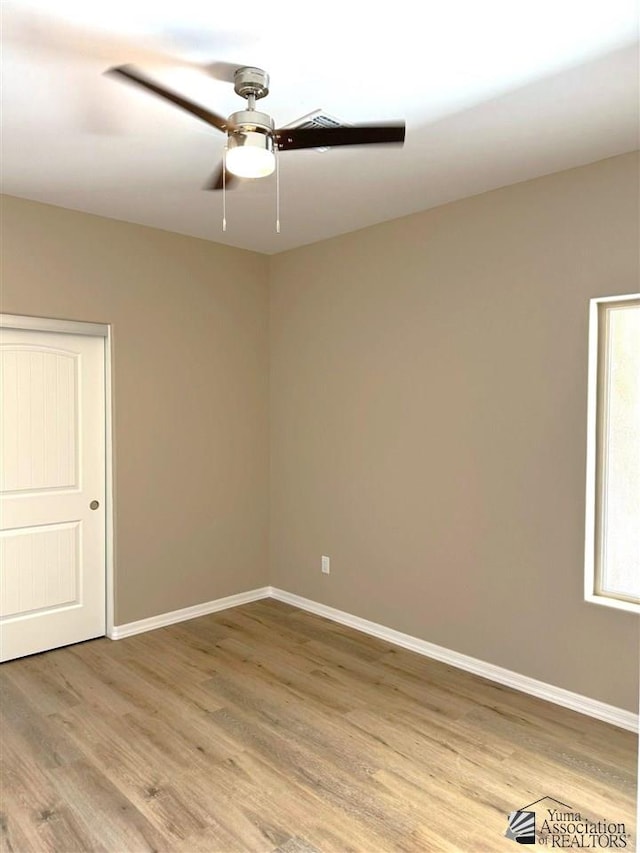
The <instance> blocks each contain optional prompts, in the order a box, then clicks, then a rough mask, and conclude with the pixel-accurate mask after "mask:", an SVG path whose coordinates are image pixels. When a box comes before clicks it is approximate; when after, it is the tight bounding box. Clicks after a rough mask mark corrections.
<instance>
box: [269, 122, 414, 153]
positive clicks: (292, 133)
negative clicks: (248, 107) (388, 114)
mask: <svg viewBox="0 0 640 853" xmlns="http://www.w3.org/2000/svg"><path fill="white" fill-rule="evenodd" d="M404 134H405V126H404V122H402V123H399V124H361V125H356V126H355V127H289V128H287V127H283V128H281V129H280V130H276V133H275V137H276V143H277V145H278V148H279V150H280V151H291V150H292V149H294V148H325V147H330V146H333V145H379V144H389V143H396V144H402V143H403V142H404Z"/></svg>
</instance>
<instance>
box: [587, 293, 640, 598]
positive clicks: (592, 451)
mask: <svg viewBox="0 0 640 853" xmlns="http://www.w3.org/2000/svg"><path fill="white" fill-rule="evenodd" d="M638 299H640V293H627V294H624V295H622V296H603V297H598V298H596V299H591V300H590V301H589V380H588V383H589V384H588V403H587V405H588V411H587V487H586V519H585V549H584V554H585V560H584V563H585V572H584V596H585V599H586V600H587V601H590V602H592V603H594V604H601V605H604V606H606V607H614V608H617V609H618V610H627V611H630V612H631V613H638V614H640V602H635V601H629V600H628V599H625V598H622V597H616V596H614V595H613V594H611V593H610V592H603V591H600V589H599V577H598V566H597V561H596V551H597V548H598V547H599V541H598V539H599V524H600V519H599V515H600V503H601V497H600V494H599V491H600V488H599V475H598V465H599V455H600V454H599V449H600V448H599V444H598V440H599V435H598V432H599V426H598V420H599V411H598V405H599V390H600V389H599V377H600V360H601V357H602V356H601V345H600V344H601V342H600V340H599V331H600V322H599V320H600V306H601V305H604V304H608V303H615V302H631V301H634V300H638Z"/></svg>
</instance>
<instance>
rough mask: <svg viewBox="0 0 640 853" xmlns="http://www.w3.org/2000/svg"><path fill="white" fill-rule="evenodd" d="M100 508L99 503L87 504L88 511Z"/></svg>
mask: <svg viewBox="0 0 640 853" xmlns="http://www.w3.org/2000/svg"><path fill="white" fill-rule="evenodd" d="M99 506H100V501H91V503H90V504H89V509H98V507H99Z"/></svg>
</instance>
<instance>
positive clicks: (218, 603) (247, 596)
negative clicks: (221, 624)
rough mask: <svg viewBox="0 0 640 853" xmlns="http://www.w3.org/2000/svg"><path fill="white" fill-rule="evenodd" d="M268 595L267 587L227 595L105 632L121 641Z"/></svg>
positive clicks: (116, 626)
mask: <svg viewBox="0 0 640 853" xmlns="http://www.w3.org/2000/svg"><path fill="white" fill-rule="evenodd" d="M270 595H271V587H268V586H263V587H262V588H261V589H251V590H249V591H248V592H239V593H238V594H237V595H227V596H226V598H216V599H215V600H214V601H205V602H203V603H202V604H194V605H193V607H183V608H182V609H181V610H171V611H170V612H169V613H160V614H158V616H150V617H149V618H148V619H139V620H138V621H137V622H127V623H126V624H124V625H114V626H113V628H112V629H111V631H108V632H107V636H108V637H109V639H111V640H122V639H124V638H125V637H132V636H133V635H134V634H143V633H144V632H145V631H154V630H155V629H156V628H164V627H165V626H166V625H175V623H176V622H186V621H187V619H196V618H197V617H198V616H207V614H209V613H216V612H217V611H218V610H228V609H229V608H230V607H239V606H240V605H241V604H249V603H250V602H251V601H259V600H260V599H261V598H269V596H270Z"/></svg>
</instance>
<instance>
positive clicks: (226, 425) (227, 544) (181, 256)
mask: <svg viewBox="0 0 640 853" xmlns="http://www.w3.org/2000/svg"><path fill="white" fill-rule="evenodd" d="M3 201H4V203H3V222H2V235H3V249H2V256H3V257H2V260H3V270H2V292H1V297H2V298H1V305H2V310H3V311H5V312H10V313H16V314H29V315H37V316H51V317H65V318H71V319H77V320H93V321H96V322H101V323H111V324H113V342H114V348H113V358H114V362H113V367H114V378H113V390H114V404H115V407H114V414H115V435H114V440H115V481H116V488H115V496H116V504H115V510H116V518H115V526H116V555H115V557H116V560H115V562H116V620H115V621H116V624H120V623H125V622H129V621H132V620H136V619H142V618H144V617H146V616H151V615H155V614H157V613H162V612H165V611H168V610H174V609H176V608H180V607H186V606H188V605H191V604H197V603H200V602H203V601H209V600H211V599H215V598H219V597H221V596H225V595H230V594H232V593H236V592H240V591H242V590H247V589H253V588H255V587H259V586H264V585H265V584H266V583H267V538H268V530H267V525H268V444H267V443H268V414H267V407H268V387H267V383H268V376H267V363H268V282H267V272H268V270H267V259H266V258H265V257H264V256H261V255H256V254H253V253H250V252H244V251H241V250H238V249H231V248H227V247H224V246H220V245H215V244H213V243H209V242H206V241H204V240H196V239H192V238H188V237H182V236H178V235H176V234H170V233H167V232H163V231H158V230H154V229H151V228H143V227H140V226H137V225H131V224H127V223H123V222H115V221H113V220H108V219H102V218H99V217H96V216H88V215H86V214H82V213H75V212H72V211H68V210H63V209H61V208H57V207H50V206H47V205H41V204H35V203H33V202H29V201H24V200H19V199H14V198H5V199H4V200H3Z"/></svg>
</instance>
